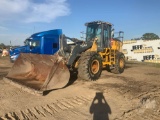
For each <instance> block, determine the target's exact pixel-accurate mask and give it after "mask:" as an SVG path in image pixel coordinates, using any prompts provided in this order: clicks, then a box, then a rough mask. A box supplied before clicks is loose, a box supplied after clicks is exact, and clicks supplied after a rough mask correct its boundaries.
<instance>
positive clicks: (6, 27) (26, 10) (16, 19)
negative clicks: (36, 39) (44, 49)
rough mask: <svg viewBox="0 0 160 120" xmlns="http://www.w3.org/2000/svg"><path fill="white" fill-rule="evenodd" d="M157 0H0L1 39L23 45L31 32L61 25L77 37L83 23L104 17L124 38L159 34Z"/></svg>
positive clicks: (2, 41)
mask: <svg viewBox="0 0 160 120" xmlns="http://www.w3.org/2000/svg"><path fill="white" fill-rule="evenodd" d="M159 6H160V0H0V43H4V44H5V45H9V44H10V41H11V44H12V45H23V41H24V40H25V39H26V38H28V37H29V36H31V35H32V34H33V33H36V32H41V31H46V30H52V29H62V31H63V34H65V35H66V36H68V37H74V38H78V39H80V36H81V33H80V32H82V31H85V30H86V28H85V26H84V24H85V23H86V22H91V21H97V20H101V21H105V22H110V23H112V24H113V25H114V29H115V32H116V31H124V40H130V39H133V38H138V37H141V36H142V35H143V34H144V33H148V32H149V33H155V34H157V35H158V36H160V7H159Z"/></svg>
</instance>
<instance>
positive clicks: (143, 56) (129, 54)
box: [122, 39, 160, 63]
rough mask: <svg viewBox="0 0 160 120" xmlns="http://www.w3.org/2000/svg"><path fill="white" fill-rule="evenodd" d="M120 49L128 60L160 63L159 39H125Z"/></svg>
mask: <svg viewBox="0 0 160 120" xmlns="http://www.w3.org/2000/svg"><path fill="white" fill-rule="evenodd" d="M122 51H123V53H124V54H125V57H126V59H128V60H129V61H142V62H143V61H144V62H154V63H160V39H157V40H125V41H123V50H122Z"/></svg>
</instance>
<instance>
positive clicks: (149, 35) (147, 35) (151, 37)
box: [142, 33, 159, 40]
mask: <svg viewBox="0 0 160 120" xmlns="http://www.w3.org/2000/svg"><path fill="white" fill-rule="evenodd" d="M142 39H143V40H155V39H159V36H158V35H156V34H154V33H145V34H143V36H142Z"/></svg>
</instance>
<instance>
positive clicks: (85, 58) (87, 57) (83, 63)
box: [78, 52, 102, 80]
mask: <svg viewBox="0 0 160 120" xmlns="http://www.w3.org/2000/svg"><path fill="white" fill-rule="evenodd" d="M101 72H102V60H101V56H100V55H99V54H98V53H96V52H85V53H83V54H82V56H81V57H80V60H79V66H78V76H79V77H80V78H82V79H84V80H97V79H99V77H100V75H101Z"/></svg>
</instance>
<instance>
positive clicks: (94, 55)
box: [4, 21, 125, 93]
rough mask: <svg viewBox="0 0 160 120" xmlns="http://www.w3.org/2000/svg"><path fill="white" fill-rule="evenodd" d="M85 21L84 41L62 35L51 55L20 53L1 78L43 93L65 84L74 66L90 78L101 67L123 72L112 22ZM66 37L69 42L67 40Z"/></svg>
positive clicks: (122, 62) (97, 72) (94, 77)
mask: <svg viewBox="0 0 160 120" xmlns="http://www.w3.org/2000/svg"><path fill="white" fill-rule="evenodd" d="M85 25H86V40H85V41H82V40H78V39H76V38H69V37H67V36H65V35H61V36H60V38H59V50H58V52H56V53H55V54H54V55H41V54H31V53H21V54H20V56H19V57H18V59H17V60H16V61H15V63H14V65H13V67H12V68H11V70H10V72H9V73H8V75H7V76H6V77H5V78H4V80H5V81H7V82H9V83H11V84H14V85H16V86H17V87H20V88H23V89H25V90H26V91H28V92H31V93H43V92H44V91H47V90H53V89H58V88H63V87H65V86H66V85H67V83H68V82H69V79H70V73H72V72H73V71H74V70H77V71H78V77H80V78H81V79H83V80H90V81H94V80H97V79H99V78H100V75H101V72H102V70H103V69H108V70H109V71H110V72H113V73H115V74H120V73H122V72H123V71H124V68H125V59H124V54H123V53H122V52H121V48H122V41H120V40H119V39H114V38H113V29H112V26H113V25H112V24H111V23H109V22H103V21H93V22H88V23H86V24H85ZM68 40H70V41H72V44H67V41H68Z"/></svg>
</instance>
